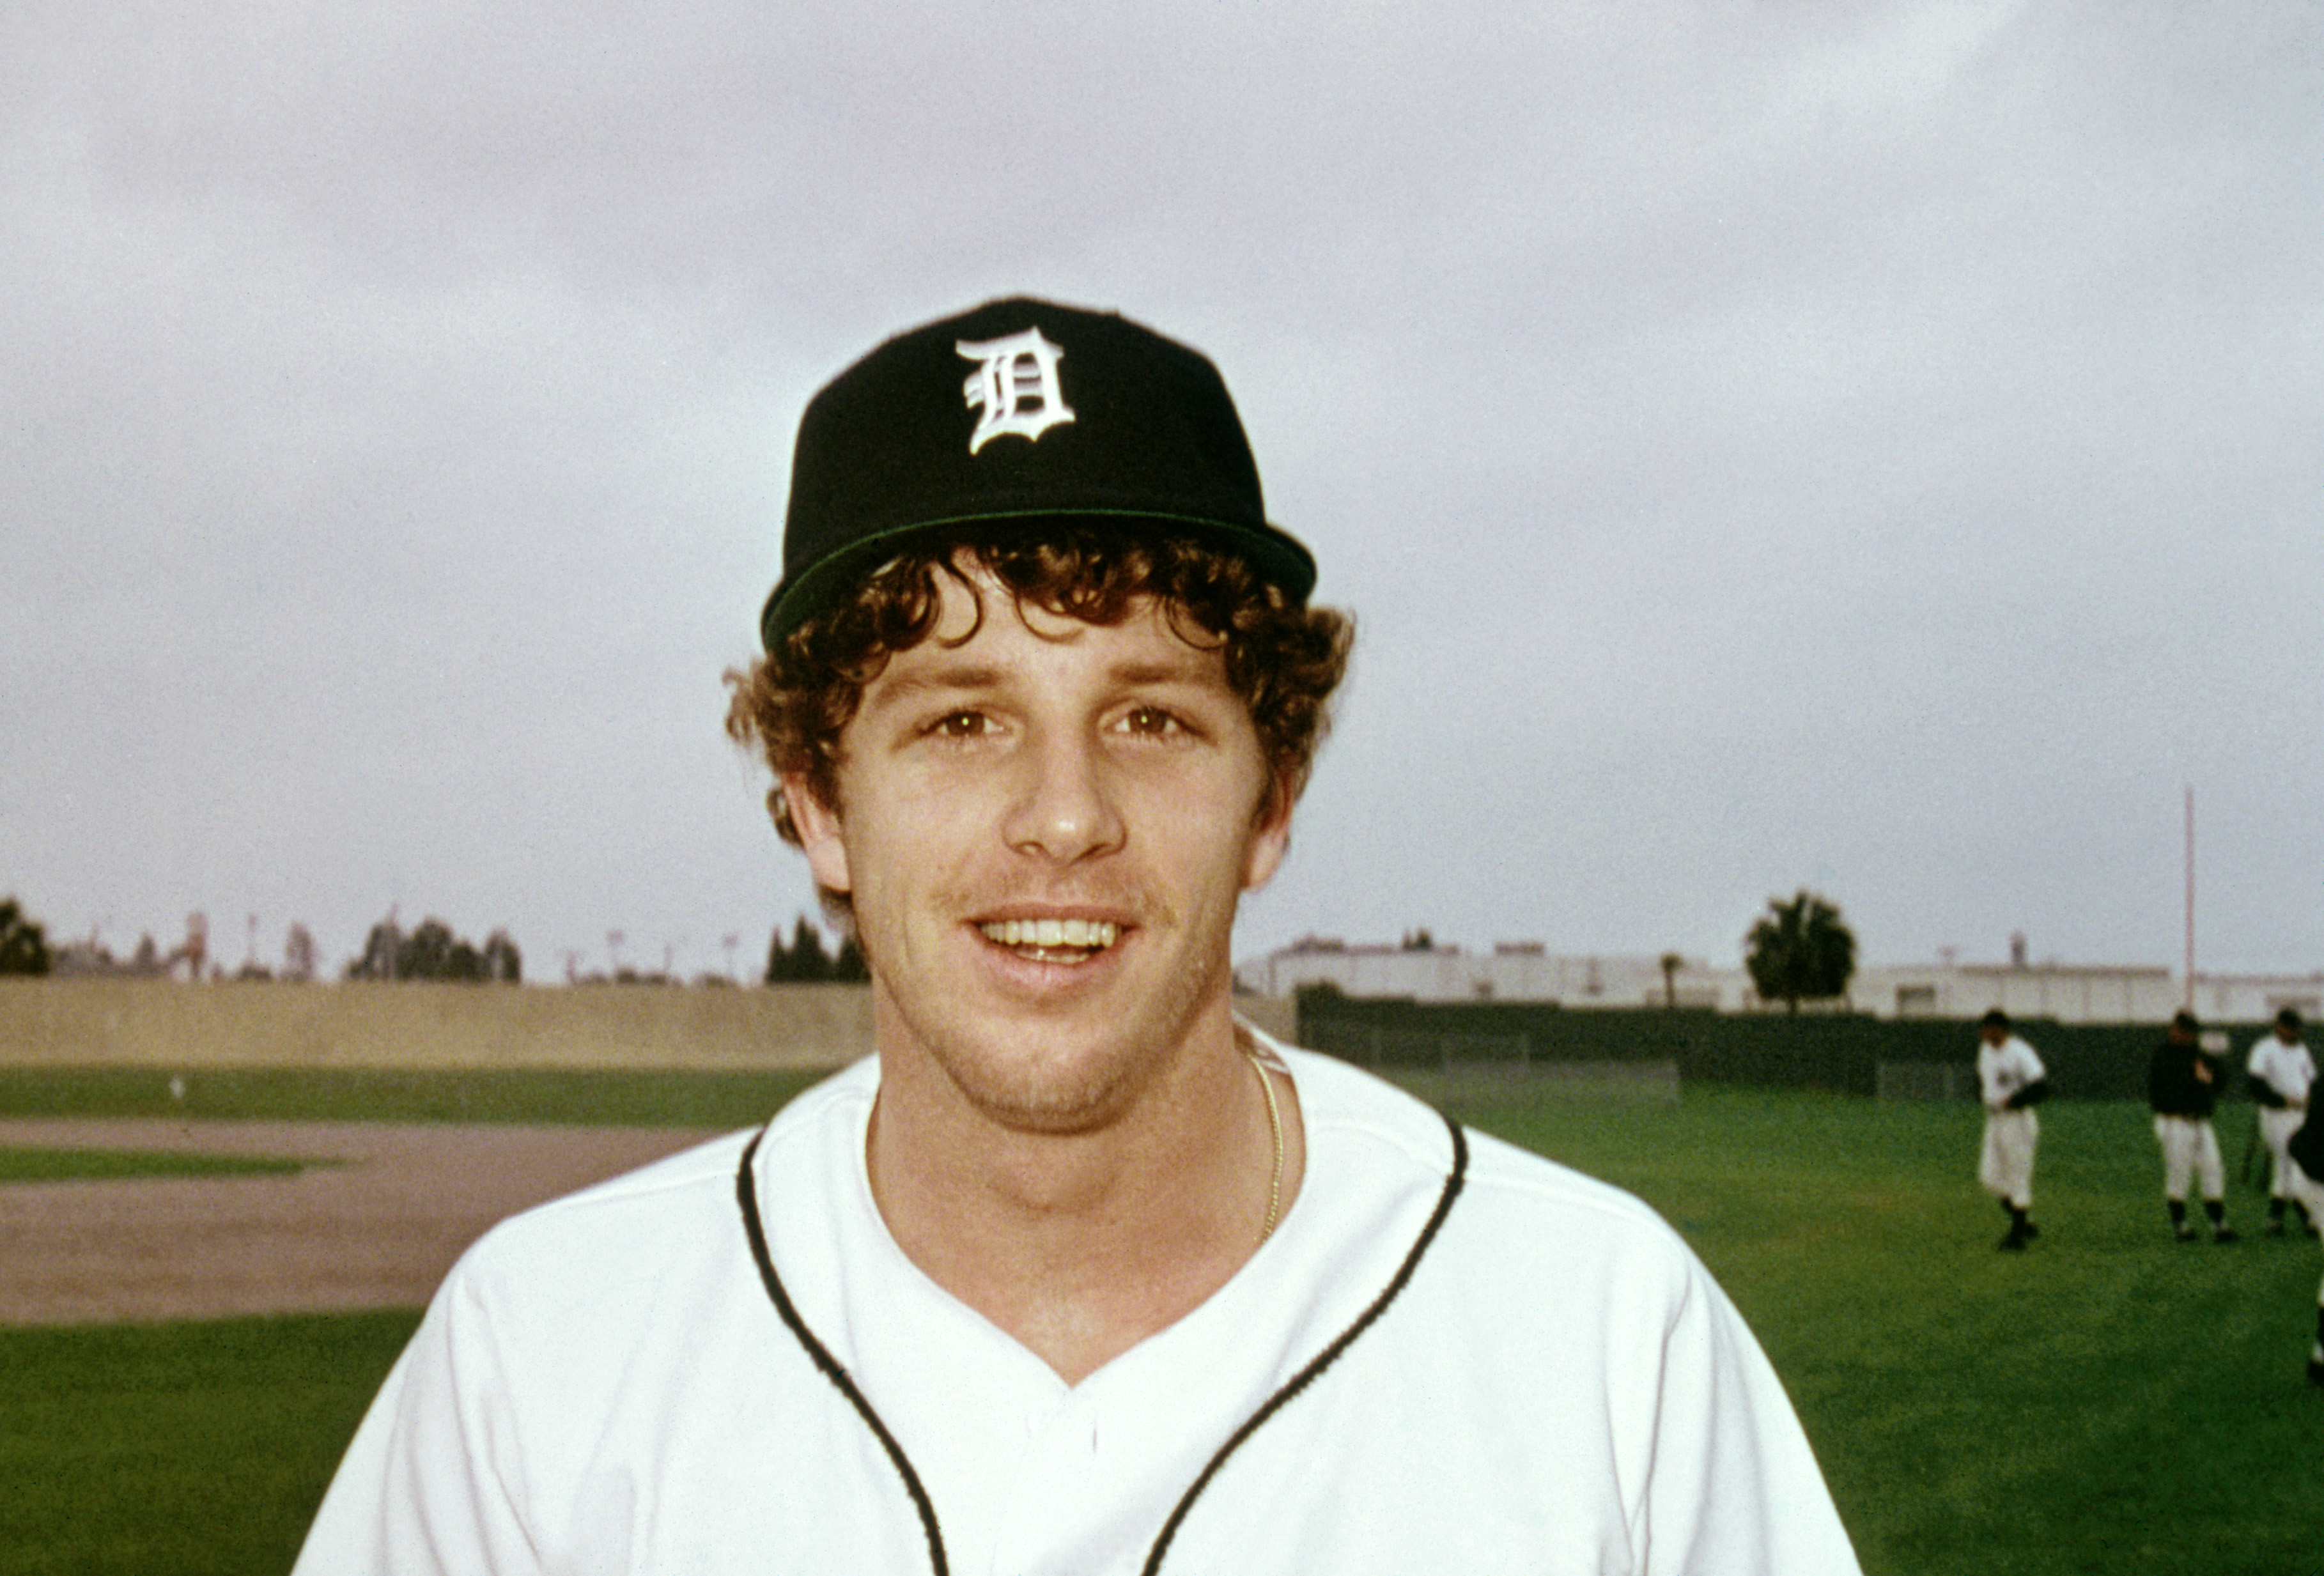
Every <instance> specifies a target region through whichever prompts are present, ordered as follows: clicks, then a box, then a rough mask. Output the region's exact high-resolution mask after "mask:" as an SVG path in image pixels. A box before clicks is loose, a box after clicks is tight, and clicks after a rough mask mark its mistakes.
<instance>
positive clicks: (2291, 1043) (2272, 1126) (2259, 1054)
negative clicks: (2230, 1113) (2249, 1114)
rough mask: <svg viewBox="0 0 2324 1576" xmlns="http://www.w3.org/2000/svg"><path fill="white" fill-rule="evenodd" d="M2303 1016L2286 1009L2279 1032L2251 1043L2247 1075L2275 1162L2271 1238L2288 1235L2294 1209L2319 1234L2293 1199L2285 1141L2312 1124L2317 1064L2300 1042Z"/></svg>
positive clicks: (2269, 1201)
mask: <svg viewBox="0 0 2324 1576" xmlns="http://www.w3.org/2000/svg"><path fill="white" fill-rule="evenodd" d="M2300 1030H2301V1021H2300V1010H2299V1009H2297V1008H2293V1007H2287V1008H2285V1009H2283V1010H2282V1011H2281V1012H2279V1013H2277V1014H2276V1015H2275V1028H2274V1029H2273V1031H2272V1032H2270V1033H2268V1034H2264V1035H2262V1036H2261V1037H2259V1038H2258V1039H2256V1040H2254V1041H2253V1042H2252V1048H2251V1060H2250V1062H2249V1063H2248V1064H2246V1073H2247V1074H2249V1076H2250V1078H2251V1092H2252V1098H2253V1099H2254V1100H2255V1101H2258V1102H2259V1132H2260V1138H2262V1139H2263V1140H2264V1142H2265V1143H2266V1145H2267V1154H2268V1159H2269V1161H2270V1162H2271V1166H2270V1169H2269V1171H2268V1181H2267V1234H2268V1235H2269V1236H2271V1237H2281V1236H2282V1235H2283V1212H2284V1205H2285V1204H2286V1203H2290V1204H2291V1205H2292V1208H2293V1209H2294V1210H2296V1211H2298V1212H2299V1216H2300V1219H2301V1221H2302V1223H2303V1224H2304V1225H2305V1226H2306V1228H2307V1230H2309V1231H2310V1233H2311V1234H2312V1233H2314V1232H2315V1230H2316V1229H2317V1227H2316V1219H2315V1216H2314V1215H2313V1214H2312V1213H2310V1211H2309V1209H2308V1207H2307V1206H2306V1205H2305V1204H2303V1203H2301V1201H2300V1200H2299V1199H2298V1198H2297V1197H2295V1196H2294V1189H2293V1188H2292V1186H2291V1184H2290V1181H2289V1177H2290V1175H2291V1173H2290V1171H2289V1170H2288V1169H2287V1167H2288V1166H2289V1164H2290V1163H2289V1162H2288V1161H2287V1160H2286V1159H2285V1157H2284V1153H2283V1146H2284V1142H2285V1140H2286V1139H2288V1138H2291V1137H2292V1134H2293V1133H2295V1132H2297V1131H2298V1130H2299V1129H2300V1125H2301V1123H2302V1122H2304V1121H2306V1120H2308V1091H2309V1087H2310V1085H2311V1084H2313V1083H2315V1082H2316V1061H2315V1058H2314V1057H2312V1056H2310V1055H2309V1054H2308V1047H2307V1046H2305V1045H2303V1044H2302V1043H2301V1038H2300Z"/></svg>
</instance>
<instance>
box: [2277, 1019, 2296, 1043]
mask: <svg viewBox="0 0 2324 1576" xmlns="http://www.w3.org/2000/svg"><path fill="white" fill-rule="evenodd" d="M2275 1037H2276V1038H2278V1039H2280V1040H2282V1042H2283V1043H2284V1044H2285V1045H2287V1046H2296V1045H2298V1044H2299V1043H2300V1031H2299V1030H2298V1029H2296V1028H2292V1025H2290V1024H2288V1023H2281V1022H2280V1023H2278V1024H2277V1025H2276V1026H2275Z"/></svg>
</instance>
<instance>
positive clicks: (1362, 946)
mask: <svg viewBox="0 0 2324 1576" xmlns="http://www.w3.org/2000/svg"><path fill="white" fill-rule="evenodd" d="M2020 950H2021V953H2022V949H2020ZM1665 961H1666V960H1665V958H1663V957H1656V956H1650V955H1645V954H1584V955H1577V954H1558V953H1552V952H1551V951H1549V949H1548V948H1547V947H1546V946H1545V945H1543V944H1542V943H1540V942H1537V941H1505V942H1499V943H1496V944H1495V945H1494V946H1493V949H1492V950H1491V951H1490V952H1473V953H1472V952H1464V951H1462V949H1461V948H1460V947H1458V946H1449V945H1437V944H1435V943H1434V942H1432V941H1430V940H1429V939H1428V937H1427V936H1426V935H1418V936H1415V937H1413V938H1411V939H1410V940H1408V941H1406V943H1404V944H1402V945H1395V944H1388V943H1358V944H1354V945H1351V944H1350V943H1347V942H1344V941H1340V940H1337V939H1332V938H1326V937H1318V936H1309V937H1307V938H1306V939H1305V940H1303V941H1299V942H1296V943H1295V944H1293V945H1290V946H1287V947H1285V948H1283V949H1281V950H1280V951H1277V952H1272V953H1269V954H1267V956H1265V957H1263V958H1259V959H1258V960H1256V961H1255V962H1251V963H1245V964H1243V965H1242V966H1241V967H1240V968H1239V969H1237V970H1236V971H1235V977H1236V980H1237V982H1239V983H1240V985H1241V986H1242V988H1243V989H1244V990H1246V991H1255V992H1257V993H1258V994H1259V995H1262V996H1277V997H1286V998H1287V997H1290V996H1293V995H1295V994H1296V993H1297V992H1298V991H1300V990H1301V989H1302V988H1303V987H1305V986H1309V985H1318V984H1330V985H1333V986H1335V987H1337V988H1338V989H1339V990H1340V991H1341V992H1342V993H1343V994H1345V995H1349V996H1358V997H1395V998H1402V999H1405V1000H1412V1001H1423V1002H1448V1001H1554V1002H1557V1003H1558V1004H1560V1005H1561V1006H1565V1007H1664V1006H1670V1005H1677V1006H1680V1007H1697V1008H1703V1007H1707V1008H1713V1009H1717V1010H1719V1011H1721V1012H1764V1011H1768V1010H1780V1009H1781V1003H1771V1002H1766V1001H1762V1000H1759V997H1758V994H1757V991H1754V990H1753V989H1752V987H1751V976H1750V975H1749V973H1748V972H1746V971H1744V970H1743V969H1740V968H1730V969H1715V968H1712V967H1711V965H1710V964H1708V963H1704V962H1702V961H1701V960H1700V959H1697V958H1673V959H1670V960H1667V961H1670V962H1671V963H1673V965H1674V966H1673V967H1671V968H1670V969H1669V970H1668V972H1665V967H1664V964H1665ZM2188 994H2189V993H2188V991H2187V989H2186V986H2185V983H2184V977H2183V976H2181V975H2179V974H2176V973H2173V972H2172V971H2171V970H2170V969H2169V968H2167V967H2164V966H2163V965H2162V964H2160V963H2154V964H2144V963H2031V962H2024V961H2020V962H2015V963H1955V962H1950V961H1946V962H1939V963H1880V964H1873V965H1869V966H1867V967H1864V968H1860V969H1858V971H1857V972H1856V977H1855V978H1854V979H1853V980H1851V981H1850V982H1849V991H1848V996H1847V998H1846V999H1845V1000H1843V1001H1840V1002H1836V1003H1831V1004H1829V1005H1825V1004H1817V1005H1818V1009H1821V1010H1829V1009H1830V1007H1833V1006H1836V1007H1840V1008H1842V1009H1846V1010H1849V1011H1855V1012H1862V1013H1867V1014H1869V1015H1870V1016H1872V1017H1874V1018H1951V1019H1957V1020H1958V1019H1969V1018H1981V1017H1983V1016H1984V1015H1985V1013H1986V1012H1987V1011H1988V1010H1989V1009H1993V1008H1996V1007H1998V1008H2000V1009H2002V1010H2003V1011H2004V1012H2006V1013H2008V1014H2009V1015H2010V1016H2011V1017H2012V1018H2051V1019H2053V1020H2055V1021H2057V1022H2059V1023H2162V1022H2164V1021H2167V1020H2168V1019H2169V1018H2170V1017H2171V1015H2172V1013H2174V1012H2176V1011H2177V1010H2179V1009H2180V1008H2181V1007H2182V1006H2184V1005H2186V1004H2187V1001H2188ZM2193 996H2194V1009H2195V1011H2196V1013H2197V1014H2198V1015H2199V1016H2200V1017H2201V1018H2204V1019H2206V1020H2207V1021H2214V1022H2222V1023H2259V1022H2264V1021H2265V1020H2267V1019H2269V1018H2273V1017H2274V1016H2275V1014H2276V1012H2277V1011H2278V1010H2279V1009H2282V1008H2285V1007H2292V1008H2297V1009H2299V1010H2300V1011H2301V1013H2302V1014H2303V1015H2305V1016H2307V1017H2309V1018H2317V1019H2324V971H2319V972H2316V973H2311V974H2207V973H2202V972H2198V973H2197V974H2196V975H2195V989H2194V992H2193Z"/></svg>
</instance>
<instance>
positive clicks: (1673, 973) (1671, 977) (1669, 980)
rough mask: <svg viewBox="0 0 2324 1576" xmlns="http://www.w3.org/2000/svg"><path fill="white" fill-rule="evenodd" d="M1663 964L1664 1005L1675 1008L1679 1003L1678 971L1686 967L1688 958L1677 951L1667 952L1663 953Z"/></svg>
mask: <svg viewBox="0 0 2324 1576" xmlns="http://www.w3.org/2000/svg"><path fill="white" fill-rule="evenodd" d="M1662 966H1663V1005H1664V1006H1665V1007H1670V1008H1675V1007H1677V1005H1678V972H1679V971H1680V970H1681V969H1683V968H1684V967H1686V959H1685V958H1683V957H1682V956H1680V955H1679V954H1677V953H1674V952H1666V953H1665V954H1663V955H1662Z"/></svg>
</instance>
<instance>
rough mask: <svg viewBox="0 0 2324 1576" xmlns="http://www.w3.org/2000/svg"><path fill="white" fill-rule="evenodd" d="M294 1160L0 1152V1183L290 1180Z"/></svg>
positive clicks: (297, 1166)
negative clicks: (142, 1179) (193, 1178)
mask: <svg viewBox="0 0 2324 1576" xmlns="http://www.w3.org/2000/svg"><path fill="white" fill-rule="evenodd" d="M305 1166H306V1163H305V1162H303V1161H298V1160H276V1159H256V1158H251V1157H244V1156H240V1155H177V1154H166V1153H159V1152H154V1151H149V1150H143V1149H33V1148H0V1184H6V1183H11V1182H122V1181H127V1180H130V1179H132V1178H134V1177H141V1176H290V1175H296V1174H297V1173H298V1172H300V1171H301V1170H304V1169H305Z"/></svg>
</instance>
